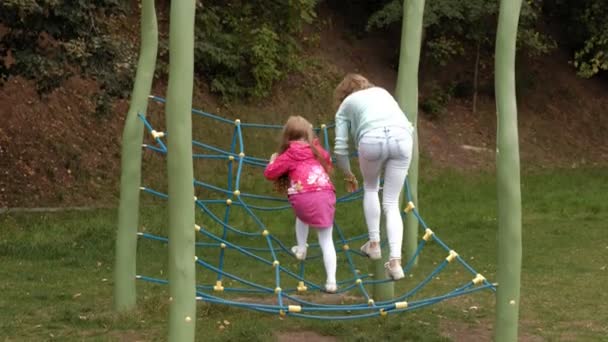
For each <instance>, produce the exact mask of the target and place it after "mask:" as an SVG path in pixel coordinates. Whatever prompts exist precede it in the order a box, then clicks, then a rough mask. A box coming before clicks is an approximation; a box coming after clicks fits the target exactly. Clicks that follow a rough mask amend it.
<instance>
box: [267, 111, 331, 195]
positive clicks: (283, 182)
mask: <svg viewBox="0 0 608 342" xmlns="http://www.w3.org/2000/svg"><path fill="white" fill-rule="evenodd" d="M315 139H316V135H315V132H314V131H313V129H312V125H311V124H310V122H308V120H306V119H305V118H303V117H301V116H299V115H294V116H290V117H289V119H287V122H286V123H285V126H283V132H282V134H281V141H280V143H279V149H278V151H277V152H278V153H279V154H282V153H284V152H285V151H287V149H288V148H289V143H290V142H291V141H296V140H301V141H304V142H306V143H308V145H309V146H310V149H311V150H312V153H313V155H314V156H315V158H316V159H317V160H318V161H319V163H320V164H321V165H322V166H323V169H325V172H327V173H328V174H329V173H331V165H328V163H327V161H326V160H325V158H323V155H322V154H321V152H320V151H319V150H318V149H317V147H316V146H315V144H314V141H315ZM288 188H289V177H288V175H286V174H285V175H283V176H281V177H279V179H277V180H276V181H275V189H276V190H277V191H279V192H281V193H285V192H286V191H287V189H288Z"/></svg>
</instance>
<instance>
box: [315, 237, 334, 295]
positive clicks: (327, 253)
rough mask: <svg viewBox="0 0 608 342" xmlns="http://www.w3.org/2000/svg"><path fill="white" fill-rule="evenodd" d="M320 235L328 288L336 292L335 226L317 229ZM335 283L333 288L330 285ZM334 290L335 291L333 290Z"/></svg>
mask: <svg viewBox="0 0 608 342" xmlns="http://www.w3.org/2000/svg"><path fill="white" fill-rule="evenodd" d="M317 232H318V237H319V245H320V246H321V252H323V264H324V265H325V272H326V273H327V282H326V289H327V290H328V291H330V292H335V290H336V288H335V285H336V248H335V247H334V241H333V238H332V232H333V227H329V228H319V229H317ZM332 285H334V288H333V289H331V288H330V286H332ZM332 290H333V291H332Z"/></svg>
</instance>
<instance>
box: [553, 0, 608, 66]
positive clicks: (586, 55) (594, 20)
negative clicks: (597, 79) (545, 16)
mask: <svg viewBox="0 0 608 342" xmlns="http://www.w3.org/2000/svg"><path fill="white" fill-rule="evenodd" d="M548 12H549V14H550V15H552V16H553V17H554V18H555V19H556V21H559V22H560V23H565V24H562V25H560V28H562V31H563V32H562V33H563V34H564V35H565V38H566V42H567V44H568V45H570V47H572V48H574V49H575V52H574V63H573V64H574V67H575V68H576V69H577V71H578V74H579V76H581V77H587V78H588V77H592V76H593V75H595V74H597V73H599V72H600V71H602V70H608V21H606V17H608V3H607V2H606V1H604V0H582V1H578V0H577V1H573V0H554V1H552V2H551V3H550V6H548Z"/></svg>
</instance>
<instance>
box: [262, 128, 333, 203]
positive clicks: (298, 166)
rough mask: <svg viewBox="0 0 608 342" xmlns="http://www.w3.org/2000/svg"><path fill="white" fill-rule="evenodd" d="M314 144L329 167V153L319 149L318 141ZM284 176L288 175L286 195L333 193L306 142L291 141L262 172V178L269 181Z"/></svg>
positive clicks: (322, 169)
mask: <svg viewBox="0 0 608 342" xmlns="http://www.w3.org/2000/svg"><path fill="white" fill-rule="evenodd" d="M314 144H315V147H316V148H317V150H318V151H319V153H321V156H322V157H323V158H324V159H325V160H326V161H327V165H328V166H329V165H331V158H330V156H329V153H327V151H325V149H324V148H323V147H321V145H320V144H319V141H318V140H315V141H314ZM284 174H287V175H288V177H289V181H290V186H289V189H287V194H288V195H293V194H297V193H303V192H309V191H321V190H332V191H335V188H334V185H333V184H332V183H331V180H330V179H329V175H328V174H327V172H325V169H324V168H323V165H321V163H319V161H318V160H317V159H316V158H315V155H314V154H313V152H312V150H311V148H310V147H309V146H308V144H307V143H306V142H303V141H291V142H290V143H289V148H287V150H286V151H285V152H283V153H281V154H280V155H279V156H278V157H277V158H276V159H275V160H274V161H273V162H271V163H269V164H268V166H266V170H264V177H266V178H267V179H269V180H276V179H278V178H280V177H281V176H283V175H284Z"/></svg>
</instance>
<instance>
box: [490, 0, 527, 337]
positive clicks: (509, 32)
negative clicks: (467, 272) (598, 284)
mask: <svg viewBox="0 0 608 342" xmlns="http://www.w3.org/2000/svg"><path fill="white" fill-rule="evenodd" d="M520 11H521V0H501V1H500V13H499V16H498V29H497V32H496V61H495V63H496V64H495V74H496V79H495V85H494V86H495V87H496V108H497V115H498V128H497V130H498V131H497V141H496V145H497V149H496V151H497V153H496V168H497V192H498V274H497V281H498V291H497V298H496V331H495V340H496V341H498V342H500V341H517V328H518V324H517V322H518V316H519V289H520V279H521V253H522V251H521V250H522V246H521V183H520V168H519V143H518V133H517V100H516V96H515V49H516V40H517V25H518V21H519V14H520Z"/></svg>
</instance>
